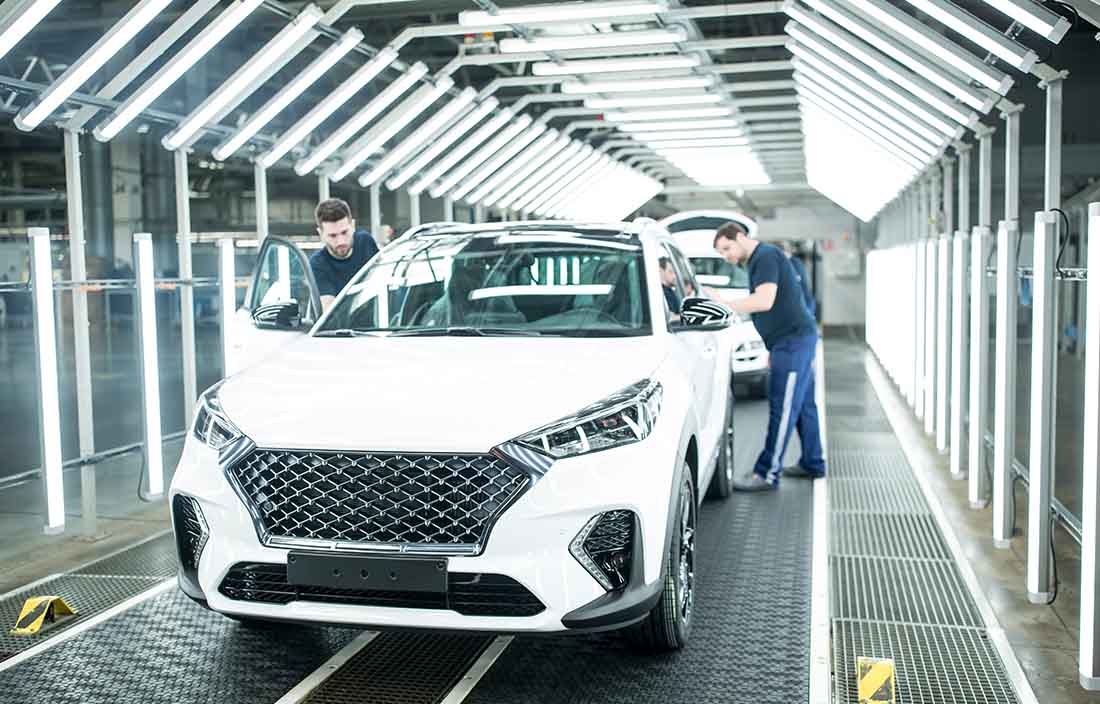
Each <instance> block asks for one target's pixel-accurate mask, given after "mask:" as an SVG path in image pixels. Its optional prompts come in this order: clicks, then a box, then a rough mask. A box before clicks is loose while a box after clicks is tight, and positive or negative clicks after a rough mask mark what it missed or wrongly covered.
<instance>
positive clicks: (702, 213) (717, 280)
mask: <svg viewBox="0 0 1100 704" xmlns="http://www.w3.org/2000/svg"><path fill="white" fill-rule="evenodd" d="M728 222H736V223H737V224H739V225H741V226H742V227H744V228H745V231H746V232H748V234H749V236H750V237H756V222H755V221H754V220H753V219H752V218H750V217H748V216H747V215H742V214H741V213H738V212H735V211H732V210H686V211H683V212H680V213H677V214H676V215H671V216H669V217H667V218H665V219H664V220H661V225H663V226H664V227H665V229H667V230H668V231H669V232H670V233H672V237H673V239H674V240H675V242H676V244H677V246H679V248H680V250H681V251H683V253H684V255H685V256H686V257H687V258H688V261H690V262H691V266H692V268H693V269H694V270H695V273H696V275H697V276H698V279H699V283H701V284H702V285H703V286H706V287H707V288H708V289H712V290H715V291H717V292H718V294H719V296H720V297H721V299H722V300H725V301H733V300H737V299H738V298H744V297H745V296H748V295H749V273H748V272H747V271H746V270H745V268H744V267H742V266H738V265H736V264H730V263H729V262H727V261H726V260H725V259H723V258H722V257H721V256H720V255H719V254H718V252H716V251H715V250H714V233H715V232H716V231H717V230H718V228H719V227H721V226H722V225H725V224H726V223H728ZM728 334H729V335H730V337H732V338H733V343H732V349H733V354H732V356H731V357H730V367H731V369H732V371H733V381H734V383H735V384H743V385H745V386H747V387H748V389H749V392H750V393H751V394H752V395H754V396H758V397H761V398H763V397H767V395H768V369H769V366H768V361H769V360H768V351H767V349H765V348H764V341H763V340H762V339H761V338H760V333H758V332H756V327H755V326H754V325H753V324H752V318H751V317H750V316H748V315H742V314H740V313H735V314H734V316H733V324H732V325H730V331H729V333H728Z"/></svg>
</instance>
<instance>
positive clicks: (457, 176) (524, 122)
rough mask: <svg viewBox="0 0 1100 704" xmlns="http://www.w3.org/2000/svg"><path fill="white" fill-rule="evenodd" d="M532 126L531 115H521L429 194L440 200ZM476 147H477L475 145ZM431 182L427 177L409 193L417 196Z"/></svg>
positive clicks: (496, 125)
mask: <svg viewBox="0 0 1100 704" xmlns="http://www.w3.org/2000/svg"><path fill="white" fill-rule="evenodd" d="M494 122H495V121H494ZM507 122H508V120H503V121H502V122H501V123H499V124H495V125H494V123H493V122H491V123H489V124H490V125H493V126H494V127H496V129H500V127H502V126H503V125H504V124H505V123H507ZM530 124H531V116H530V115H520V116H519V118H518V119H516V120H515V121H514V122H512V124H510V125H508V126H507V127H506V128H505V129H503V130H502V131H500V133H499V134H497V135H496V136H495V137H493V138H492V139H490V140H489V141H488V142H486V143H485V144H484V145H483V146H482V147H481V148H480V149H478V150H477V152H476V153H475V154H474V155H473V156H471V157H470V158H468V159H466V161H464V162H463V163H462V164H461V165H460V166H459V167H458V168H456V169H455V170H454V171H451V172H450V173H449V174H448V175H447V178H445V179H443V180H441V181H440V182H439V183H438V184H437V185H436V186H435V187H434V188H432V189H431V190H430V191H429V194H430V195H431V197H432V198H439V197H440V196H442V195H443V194H445V193H447V192H449V191H450V190H451V189H452V188H454V187H455V186H456V185H457V184H458V182H459V181H461V180H462V179H463V178H465V177H466V176H467V175H468V174H469V173H470V172H471V171H473V170H474V169H476V168H477V167H478V166H480V165H481V164H482V163H484V162H485V161H486V160H487V159H489V158H491V157H492V156H493V155H494V154H497V152H499V151H500V150H501V149H502V148H504V147H505V145H507V144H508V143H509V142H511V141H512V140H514V139H515V138H516V137H518V136H519V135H520V133H522V132H523V131H524V130H526V129H527V127H528V126H529V125H530ZM488 126H489V125H486V127H488ZM480 133H481V130H478V134H476V135H474V136H475V137H477V136H480ZM471 141H473V140H472V138H471ZM528 142H530V140H528V141H527V142H524V143H523V144H522V145H521V148H522V146H525V145H526V144H527V143H528ZM474 146H475V147H476V146H477V145H476V144H475V145H474ZM450 156H451V155H450V154H448V157H450ZM464 156H465V155H463V156H461V157H459V159H462V158H463V157H464ZM447 168H448V169H449V168H450V166H448V167H447ZM433 171H435V170H434V169H433ZM441 173H445V172H441ZM435 178H438V175H435V176H433V178H432V179H431V180H434V179H435ZM431 180H430V179H429V178H428V176H425V177H424V178H423V179H422V180H421V182H419V183H417V184H416V185H415V186H413V188H412V189H410V190H409V192H410V193H413V194H414V195H415V193H417V192H418V191H416V190H415V189H416V188H417V187H418V186H420V185H421V184H423V185H427V184H428V183H431ZM452 197H453V196H452Z"/></svg>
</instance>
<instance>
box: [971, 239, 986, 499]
mask: <svg viewBox="0 0 1100 704" xmlns="http://www.w3.org/2000/svg"><path fill="white" fill-rule="evenodd" d="M990 239H992V233H990V231H989V228H988V227H981V226H979V227H975V228H974V233H973V235H972V236H971V238H970V310H971V314H970V425H969V428H968V431H969V435H968V439H969V444H968V448H967V449H968V451H969V453H968V460H967V471H968V472H969V486H968V487H967V494H968V498H969V499H970V507H971V508H976V509H980V508H985V507H986V506H987V505H988V504H989V498H988V497H989V477H988V475H987V474H986V447H985V428H986V425H987V424H988V420H987V416H988V414H989V278H988V277H987V276H986V275H985V265H986V261H987V260H988V259H989V245H990Z"/></svg>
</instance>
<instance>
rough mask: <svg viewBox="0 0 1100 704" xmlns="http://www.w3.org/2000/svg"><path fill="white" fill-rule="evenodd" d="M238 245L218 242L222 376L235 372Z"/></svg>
mask: <svg viewBox="0 0 1100 704" xmlns="http://www.w3.org/2000/svg"><path fill="white" fill-rule="evenodd" d="M235 247H236V244H235V243H234V242H233V238H231V237H224V238H222V239H220V240H218V299H219V304H220V305H219V306H218V307H219V309H220V310H221V320H220V321H219V322H220V323H221V343H222V376H223V377H227V376H230V375H232V374H233V373H234V372H235V371H237V370H236V369H235V366H234V362H233V354H232V350H233V339H232V332H233V330H232V328H233V317H234V316H235V315H236V314H237V272H236V261H235V259H234V258H235V256H236V251H235Z"/></svg>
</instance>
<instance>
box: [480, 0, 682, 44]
mask: <svg viewBox="0 0 1100 704" xmlns="http://www.w3.org/2000/svg"><path fill="white" fill-rule="evenodd" d="M548 7H550V6H548ZM685 39H686V35H685V34H684V31H683V30H681V29H644V30H638V31H632V32H595V33H593V34H576V35H571V36H553V35H549V36H543V37H533V38H531V39H501V40H500V52H501V53H502V54H518V53H523V52H529V51H568V50H570V49H598V48H602V47H621V46H649V45H661V44H678V43H680V42H682V41H684V40H685Z"/></svg>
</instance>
